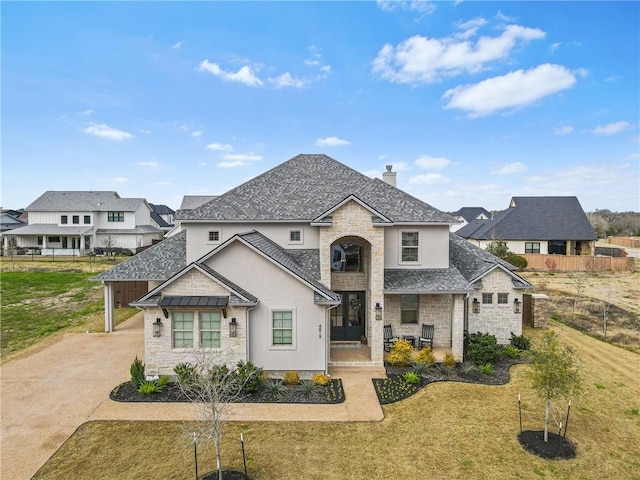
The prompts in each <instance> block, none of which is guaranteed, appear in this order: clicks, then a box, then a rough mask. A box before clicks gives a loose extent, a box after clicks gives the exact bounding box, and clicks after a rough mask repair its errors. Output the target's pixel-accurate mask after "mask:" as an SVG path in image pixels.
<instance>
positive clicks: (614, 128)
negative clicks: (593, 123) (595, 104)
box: [591, 121, 631, 135]
mask: <svg viewBox="0 0 640 480" xmlns="http://www.w3.org/2000/svg"><path fill="white" fill-rule="evenodd" d="M630 126H631V124H630V123H629V122H624V121H622V122H614V123H608V124H607V125H601V126H599V127H596V128H594V129H593V130H592V131H591V133H593V134H594V135H615V134H616V133H620V132H624V131H625V130H627V129H628V128H629V127H630Z"/></svg>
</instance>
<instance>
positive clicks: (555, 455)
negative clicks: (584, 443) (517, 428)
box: [518, 430, 577, 460]
mask: <svg viewBox="0 0 640 480" xmlns="http://www.w3.org/2000/svg"><path fill="white" fill-rule="evenodd" d="M518 441H519V442H520V445H522V448H524V449H525V450H526V451H527V452H529V453H532V454H533V455H537V456H538V457H541V458H545V459H547V460H570V459H572V458H575V457H576V453H577V452H576V446H575V444H574V443H573V442H572V441H571V440H568V439H566V438H564V437H561V436H560V435H556V434H555V433H551V432H549V441H548V442H545V441H544V431H543V430H535V431H534V430H525V431H524V432H522V433H520V434H519V435H518Z"/></svg>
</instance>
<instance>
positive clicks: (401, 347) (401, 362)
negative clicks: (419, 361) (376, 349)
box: [387, 340, 412, 367]
mask: <svg viewBox="0 0 640 480" xmlns="http://www.w3.org/2000/svg"><path fill="white" fill-rule="evenodd" d="M387 363H388V364H389V365H391V366H394V367H408V366H409V365H411V363H412V362H411V344H410V343H409V341H408V340H398V341H397V342H396V343H394V344H393V347H391V353H389V355H387Z"/></svg>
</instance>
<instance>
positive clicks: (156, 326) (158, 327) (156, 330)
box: [153, 318, 162, 337]
mask: <svg viewBox="0 0 640 480" xmlns="http://www.w3.org/2000/svg"><path fill="white" fill-rule="evenodd" d="M153 336H154V337H161V336H162V321H161V320H160V318H156V321H155V322H153Z"/></svg>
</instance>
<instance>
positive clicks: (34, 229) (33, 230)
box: [11, 223, 93, 235]
mask: <svg viewBox="0 0 640 480" xmlns="http://www.w3.org/2000/svg"><path fill="white" fill-rule="evenodd" d="M91 232H93V227H89V226H86V225H78V226H73V225H71V226H64V227H62V226H60V225H55V224H49V223H34V224H33V225H25V226H24V227H19V228H16V229H14V230H12V231H11V233H12V234H15V235H89V234H91Z"/></svg>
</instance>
